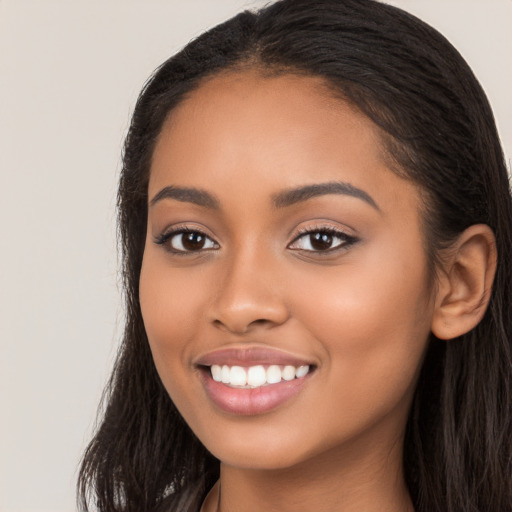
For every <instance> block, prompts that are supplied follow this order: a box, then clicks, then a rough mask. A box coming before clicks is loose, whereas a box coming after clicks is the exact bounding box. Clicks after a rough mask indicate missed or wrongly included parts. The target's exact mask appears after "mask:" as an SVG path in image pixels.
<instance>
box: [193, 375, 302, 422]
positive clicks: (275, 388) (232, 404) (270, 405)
mask: <svg viewBox="0 0 512 512" xmlns="http://www.w3.org/2000/svg"><path fill="white" fill-rule="evenodd" d="M309 375H310V374H309V373H308V374H307V375H306V376H305V377H301V378H299V379H293V380H289V381H281V382H278V383H277V384H268V385H266V386H261V387H259V388H254V389H245V388H232V387H230V386H227V385H226V384H223V383H222V382H216V381H214V380H213V378H212V377H211V374H210V372H209V371H201V378H202V381H203V386H204V388H205V389H206V393H207V394H208V396H209V397H210V399H211V401H212V402H213V403H214V404H215V405H216V406H217V407H218V408H219V409H221V410H222V411H224V412H227V413H230V414H236V415H239V416H251V415H256V414H263V413H266V412H270V411H273V410H274V409H277V408H278V407H279V406H281V405H283V404H284V403H285V402H287V401H288V400H290V399H291V398H293V397H294V396H296V395H298V394H299V393H300V391H301V390H302V388H303V387H304V385H305V384H306V382H307V381H308V380H309V379H308V377H309Z"/></svg>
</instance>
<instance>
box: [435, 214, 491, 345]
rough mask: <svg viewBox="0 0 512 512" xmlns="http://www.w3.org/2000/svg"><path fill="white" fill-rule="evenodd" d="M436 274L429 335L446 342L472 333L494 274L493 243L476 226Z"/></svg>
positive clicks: (452, 249)
mask: <svg viewBox="0 0 512 512" xmlns="http://www.w3.org/2000/svg"><path fill="white" fill-rule="evenodd" d="M446 256H447V257H446V258H445V259H444V261H443V263H442V269H440V272H439V278H438V287H437V293H436V297H435V308H434V314H433V317H432V333H433V334H434V335H435V336H436V337H437V338H440V339H443V340H449V339H453V338H456V337H458V336H461V335H463V334H465V333H467V332H468V331H470V330H471V329H473V328H474V327H475V326H476V325H477V324H478V323H479V322H480V320H481V319H482V318H483V316H484V313H485V310H486V309H487V306H488V304H489V299H490V297H491V290H492V284H493V280H494V274H495V273H496V262H497V253H496V239H495V237H494V233H493V231H492V230H491V228H490V227H489V226H487V225H485V224H476V225H474V226H470V227H469V228H468V229H466V230H465V231H464V232H463V233H462V234H461V235H460V236H459V238H458V239H457V241H456V242H454V244H453V245H452V246H451V247H450V248H449V249H447V254H446Z"/></svg>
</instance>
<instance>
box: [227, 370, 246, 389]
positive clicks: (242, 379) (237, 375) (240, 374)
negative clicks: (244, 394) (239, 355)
mask: <svg viewBox="0 0 512 512" xmlns="http://www.w3.org/2000/svg"><path fill="white" fill-rule="evenodd" d="M229 381H230V384H232V385H233V386H245V385H246V384H247V374H246V373H245V370H244V369H243V368H242V367H241V366H232V367H231V371H230V372H229Z"/></svg>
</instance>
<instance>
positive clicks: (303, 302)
mask: <svg viewBox="0 0 512 512" xmlns="http://www.w3.org/2000/svg"><path fill="white" fill-rule="evenodd" d="M119 223H120V234H121V240H122V249H123V257H124V282H125V287H126V299H127V303H126V305H127V321H126V331H125V337H124V340H123V345H122V348H121V351H120V354H119V358H118V361H117V363H116V366H115V369H114V373H113V375H112V379H111V382H110V384H109V388H108V394H107V396H106V398H105V411H104V416H103V419H102V421H101V424H100V426H99V428H98V431H97V433H96V435H95V437H94V439H93V441H92V442H91V444H90V446H89V448H88V450H87V452H86V454H85V456H84V460H83V465H82V469H81V473H80V482H79V489H80V506H81V508H82V509H83V510H87V509H88V508H87V503H88V502H89V503H93V504H94V505H95V506H96V507H97V509H98V510H100V511H137V512H140V511H194V512H197V511H199V510H201V511H203V512H214V511H217V512H228V511H247V512H252V511H261V510H275V511H288V510H293V511H311V510H318V511H324V512H331V511H344V512H350V511H362V510H364V511H365V512H372V511H380V512H383V511H390V512H391V511H394V512H405V511H409V512H410V511H413V510H415V511H417V512H419V511H423V512H435V511H439V512H441V511H442V512H461V511H464V512H470V511H471V512H473V511H479V512H483V511H500V512H505V511H508V510H512V496H511V490H512V489H511V469H512V467H511V453H512V452H511V443H510V441H511V424H510V422H511V418H510V412H511V411H510V405H511V392H510V391H511V382H510V381H511V351H510V349H511V339H512V303H511V296H510V293H511V284H512V275H511V272H512V263H511V262H512V239H511V237H512V235H511V233H512V201H511V196H510V190H509V182H508V176H507V171H506V167H505V164H504V159H503V154H502V151H501V148H500V145H499V140H498V136H497V133H496V128H495V125H494V121H493V116H492V113H491V110H490V107H489V105H488V102H487V100H486V98H485V95H484V93H483V91H482V89H481V88H480V86H479V84H478V82H477V81H476V79H475V78H474V76H473V74H472V72H471V71H470V69H469V68H468V66H467V65H466V63H465V62H464V61H463V59H462V58H461V57H460V55H459V54H458V53H457V52H456V50H455V49H454V48H453V47H452V46H451V45H450V44H449V43H448V42H447V41H446V40H445V39H444V38H443V37H442V36H441V35H440V34H438V33H437V32H436V31H434V30H433V29H432V28H430V27H429V26H427V25H425V24H424V23H422V22H421V21H419V20H418V19H416V18H414V17H413V16H410V15H408V14H406V13H405V12H403V11H401V10H399V9H396V8H394V7H390V6H388V5H384V4H380V3H377V2H374V1H372V0H320V1H314V2H313V1H311V0H282V1H279V2H276V3H274V4H272V5H270V6H268V7H266V8H265V9H263V10H261V11H259V12H258V13H252V12H244V13H242V14H240V15H238V16H236V17H235V18H233V19H231V20H229V21H227V22H226V23H224V24H222V25H220V26H218V27H216V28H214V29H212V30H210V31H209V32H207V33H205V34H204V35H202V36H201V37H199V38H198V39H197V40H195V41H193V42H192V43H190V44H189V45H188V46H187V47H186V48H185V49H184V50H183V51H181V52H180V53H178V54H177V55H176V56H174V57H172V58H171V59H169V60H168V61H167V62H165V63H164V64H163V65H162V66H161V67H160V68H159V69H158V70H157V71H156V73H155V74H154V76H153V77H152V78H151V80H150V81H149V82H148V84H147V85H146V87H145V88H144V90H143V92H142V94H141V96H140V98H139V101H138V103H137V106H136V108H135V112H134V114H133V119H132V124H131V128H130V131H129V134H128V137H127V140H126V146H125V154H124V167H123V172H122V176H121V182H120V188H119Z"/></svg>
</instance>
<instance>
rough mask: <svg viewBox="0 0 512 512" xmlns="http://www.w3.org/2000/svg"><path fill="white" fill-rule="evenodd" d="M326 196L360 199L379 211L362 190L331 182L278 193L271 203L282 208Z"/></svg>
mask: <svg viewBox="0 0 512 512" xmlns="http://www.w3.org/2000/svg"><path fill="white" fill-rule="evenodd" d="M328 194H342V195H347V196H351V197H356V198H358V199H362V200H363V201H365V202H366V203H368V204H369V205H370V206H372V207H373V208H375V209H376V210H377V211H379V212H380V211H381V210H380V208H379V206H378V205H377V203H376V202H375V201H374V199H373V198H372V197H371V196H370V194H368V193H367V192H365V191H364V190H362V189H360V188H357V187H355V186H354V185H351V184H350V183H345V182H343V181H331V182H328V183H318V184H314V185H305V186H302V187H297V188H292V189H289V190H284V191H283V192H279V193H278V194H276V195H275V196H274V197H273V198H272V203H273V204H274V206H275V207H276V208H284V207H286V206H291V205H293V204H296V203H300V202H302V201H307V200H308V199H311V198H313V197H317V196H323V195H328Z"/></svg>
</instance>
